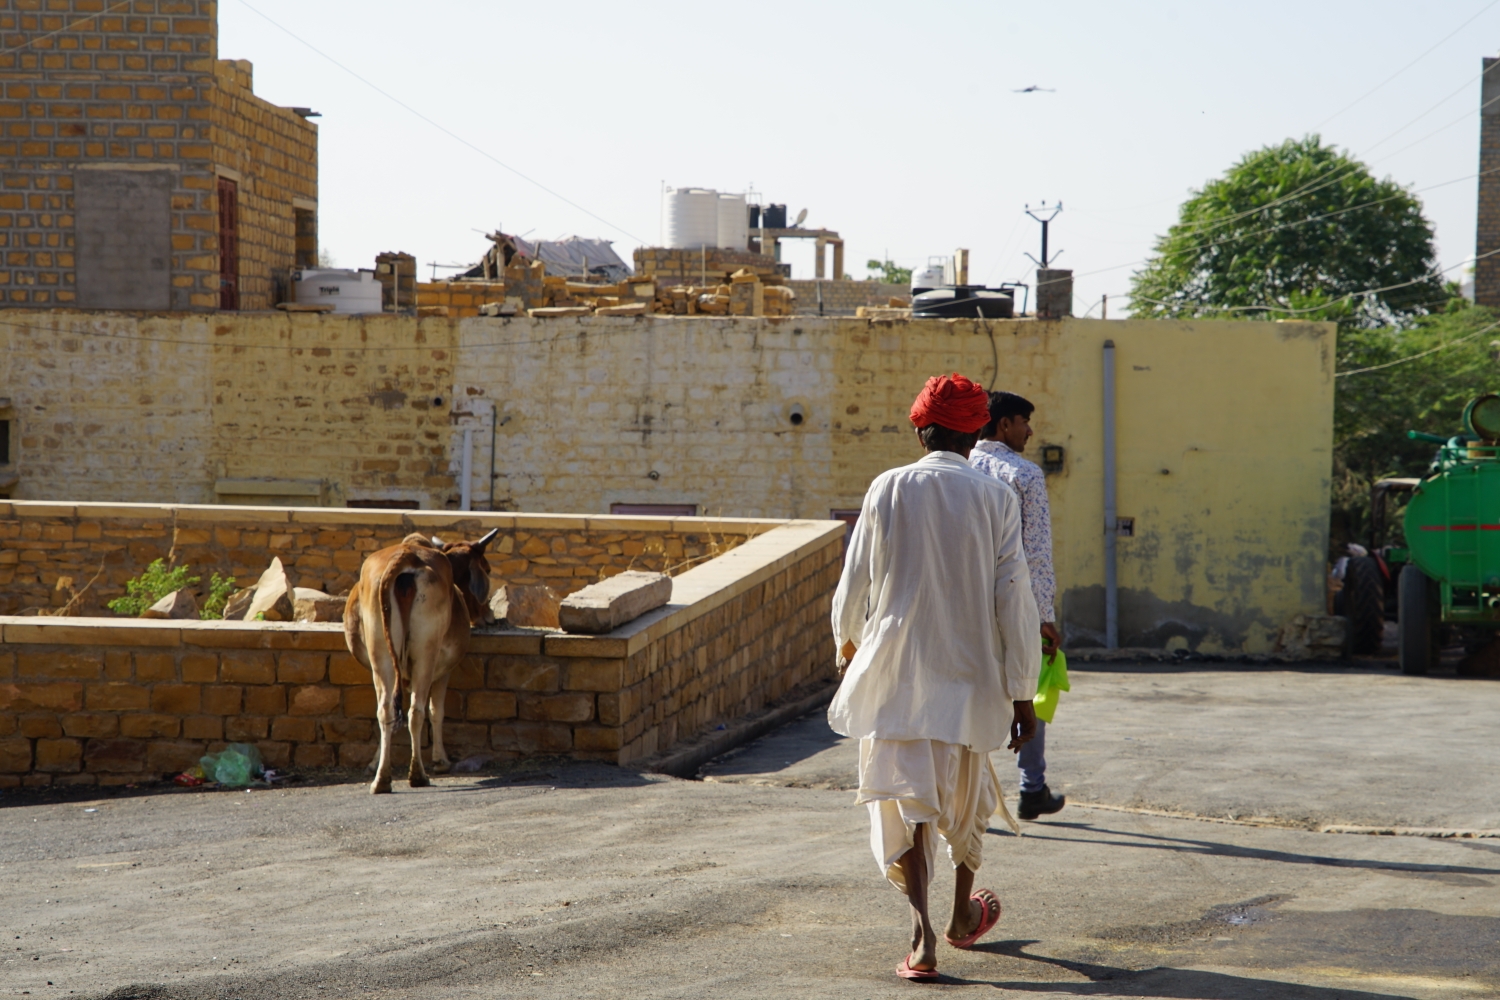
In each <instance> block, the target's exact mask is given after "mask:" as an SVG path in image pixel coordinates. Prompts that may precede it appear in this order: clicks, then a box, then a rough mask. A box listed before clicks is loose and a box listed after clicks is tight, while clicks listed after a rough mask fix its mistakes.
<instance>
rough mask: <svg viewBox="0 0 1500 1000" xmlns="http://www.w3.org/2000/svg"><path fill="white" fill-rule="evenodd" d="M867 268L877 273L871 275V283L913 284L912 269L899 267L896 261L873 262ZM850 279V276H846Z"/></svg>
mask: <svg viewBox="0 0 1500 1000" xmlns="http://www.w3.org/2000/svg"><path fill="white" fill-rule="evenodd" d="M865 267H867V268H869V269H870V270H871V271H875V272H877V273H875V274H872V275H870V280H871V281H883V282H885V283H886V284H888V285H909V284H911V268H909V267H897V266H896V264H895V262H894V261H890V260H871V261H870V262H869V263H867V264H865ZM844 277H846V278H847V277H848V275H844Z"/></svg>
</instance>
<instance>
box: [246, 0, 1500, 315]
mask: <svg viewBox="0 0 1500 1000" xmlns="http://www.w3.org/2000/svg"><path fill="white" fill-rule="evenodd" d="M249 2H250V4H252V5H253V9H252V7H251V6H247V3H246V0H223V2H222V3H221V4H220V38H219V54H220V56H221V57H222V58H236V59H250V60H251V61H253V62H254V64H255V89H256V92H257V93H258V94H259V95H260V96H262V97H264V98H266V99H268V100H270V101H274V102H276V103H278V104H284V105H304V106H310V107H313V108H315V109H316V110H318V111H321V112H322V113H323V117H322V118H319V119H317V121H318V123H319V127H320V159H321V178H320V195H319V209H320V240H321V245H322V247H323V248H324V249H326V250H327V251H329V252H330V253H331V254H332V255H333V257H334V259H335V261H336V262H337V263H338V264H339V265H340V266H343V267H372V266H373V261H374V257H375V254H376V253H378V252H380V251H383V250H405V251H407V252H409V253H413V254H415V255H416V256H417V259H418V260H419V261H421V262H422V268H423V270H422V274H423V276H424V277H426V276H429V275H431V273H432V271H431V269H430V268H429V267H428V264H429V262H432V261H436V262H438V263H443V264H450V263H467V262H471V261H473V260H476V259H477V258H478V257H479V255H480V254H481V253H482V252H483V251H484V249H485V247H486V246H488V244H487V242H486V241H485V239H484V237H483V236H482V235H481V233H480V232H475V231H474V230H483V231H488V230H491V229H493V228H495V227H496V226H503V227H504V229H505V231H506V232H511V233H526V232H528V231H530V232H531V235H532V237H533V238H535V237H540V238H547V239H550V238H553V237H557V236H562V235H565V234H570V233H577V234H580V235H584V236H599V237H604V238H606V239H612V240H614V241H615V249H616V250H617V251H618V252H619V253H620V256H621V257H623V258H625V259H626V260H629V259H630V251H631V250H632V249H633V248H634V247H635V246H637V245H638V242H641V241H643V242H645V243H647V244H648V245H654V244H656V243H658V242H659V234H660V208H659V192H660V188H661V185H662V183H663V182H665V183H667V184H668V185H673V186H704V187H716V188H719V189H720V190H725V191H742V190H745V189H746V188H747V187H748V186H749V185H752V184H753V185H754V189H755V190H756V191H759V192H763V193H764V196H765V200H767V201H770V202H785V203H786V205H787V207H788V211H789V212H790V213H791V214H793V215H795V213H796V212H797V211H798V210H799V209H801V208H804V207H806V208H807V209H809V213H808V219H807V223H806V224H807V225H809V226H821V227H826V228H829V229H835V230H838V231H839V232H840V233H841V234H842V235H843V237H844V239H845V242H846V244H847V257H846V264H845V270H846V271H848V272H849V273H850V274H852V275H853V276H854V277H856V278H863V277H865V276H866V271H865V268H864V262H865V261H866V260H867V259H868V258H871V257H881V256H883V255H884V254H885V253H886V252H887V251H888V252H889V254H890V256H891V257H892V259H894V260H895V261H897V262H898V263H900V264H902V265H905V266H911V265H914V264H920V263H922V262H923V261H924V260H925V259H926V257H927V255H929V254H949V253H951V252H952V250H953V248H955V247H968V248H969V249H970V250H971V254H972V257H971V260H972V264H971V269H970V274H971V280H976V281H988V282H990V283H995V282H999V281H1003V280H1018V279H1019V280H1026V281H1031V280H1032V276H1031V274H1030V272H1031V270H1032V265H1031V263H1030V262H1029V261H1028V260H1027V259H1026V258H1025V257H1023V256H1022V255H1021V252H1022V251H1023V250H1028V251H1030V252H1032V253H1037V252H1038V243H1039V234H1038V228H1037V226H1036V224H1035V223H1033V222H1031V221H1030V220H1029V219H1025V218H1024V217H1023V215H1022V206H1023V204H1024V203H1026V202H1030V203H1031V204H1032V205H1036V204H1038V203H1039V202H1041V201H1042V200H1044V199H1045V200H1047V201H1048V202H1052V201H1055V200H1058V199H1061V200H1062V202H1063V204H1064V205H1065V210H1064V212H1063V213H1062V215H1061V216H1060V217H1059V218H1058V220H1057V222H1056V223H1054V226H1053V235H1052V248H1053V250H1054V252H1055V251H1057V250H1059V249H1061V250H1063V251H1065V252H1064V253H1063V254H1062V256H1061V258H1060V259H1059V260H1058V261H1057V265H1058V266H1059V267H1071V268H1073V269H1074V271H1075V275H1076V284H1075V300H1074V302H1075V311H1076V312H1077V313H1079V314H1082V313H1083V312H1084V311H1085V310H1087V309H1089V308H1091V307H1094V306H1095V304H1096V303H1097V302H1098V300H1099V297H1100V295H1102V294H1106V293H1107V294H1108V295H1109V296H1110V299H1111V313H1112V314H1113V315H1119V314H1120V313H1119V311H1117V310H1119V309H1120V308H1121V307H1123V306H1124V304H1125V302H1124V298H1125V294H1126V292H1127V291H1128V289H1129V277H1130V273H1131V271H1132V270H1133V269H1134V266H1135V265H1136V264H1137V262H1138V261H1139V260H1140V259H1141V258H1142V257H1144V256H1145V255H1146V254H1147V253H1148V252H1149V251H1150V247H1151V244H1152V241H1153V238H1154V237H1155V236H1157V235H1158V234H1160V233H1162V232H1164V231H1165V230H1166V228H1167V227H1168V226H1169V225H1170V224H1171V223H1172V222H1173V221H1174V220H1175V218H1176V212H1177V207H1178V205H1179V204H1180V203H1181V201H1182V200H1183V199H1184V197H1186V195H1187V194H1188V191H1189V189H1190V188H1194V187H1197V186H1200V185H1201V184H1202V183H1203V182H1204V181H1206V180H1207V179H1209V178H1212V177H1216V176H1218V175H1220V174H1221V173H1222V172H1223V171H1224V170H1225V169H1226V168H1227V167H1228V166H1229V165H1230V164H1231V163H1233V162H1234V161H1235V160H1236V159H1238V158H1239V157H1240V156H1241V155H1242V154H1243V153H1244V152H1246V151H1248V150H1251V149H1255V148H1259V147H1261V146H1263V145H1267V144H1272V143H1278V142H1281V141H1282V140H1284V139H1286V138H1288V137H1300V136H1302V135H1304V134H1305V133H1308V132H1312V131H1319V132H1321V134H1322V135H1323V136H1324V137H1325V138H1326V139H1327V140H1329V141H1332V142H1334V143H1336V144H1338V145H1339V146H1341V147H1344V148H1347V149H1348V150H1350V151H1351V152H1353V153H1354V154H1355V155H1357V156H1359V157H1361V158H1362V159H1364V160H1365V161H1366V162H1367V163H1368V164H1369V165H1370V166H1371V168H1372V169H1373V171H1374V172H1375V173H1376V175H1377V176H1382V177H1384V176H1389V177H1391V178H1393V179H1394V180H1396V181H1397V182H1399V183H1401V184H1403V185H1407V186H1409V187H1411V188H1413V189H1427V188H1431V187H1432V186H1433V185H1438V184H1443V183H1444V182H1449V181H1451V182H1453V183H1448V184H1446V185H1445V186H1443V187H1436V188H1432V189H1431V190H1420V191H1419V197H1420V198H1421V199H1422V201H1423V203H1424V204H1425V206H1426V212H1427V215H1428V218H1429V219H1431V220H1432V221H1433V222H1434V223H1435V225H1436V229H1437V237H1438V247H1439V253H1440V258H1441V261H1442V263H1443V265H1444V266H1448V265H1458V264H1460V263H1462V262H1463V261H1464V260H1465V259H1466V258H1467V257H1468V256H1470V255H1471V254H1472V253H1473V247H1474V218H1475V192H1476V186H1477V181H1476V180H1475V179H1474V177H1473V175H1474V174H1475V173H1476V172H1477V170H1478V155H1479V154H1478V135H1479V121H1478V114H1477V110H1478V105H1479V103H1480V101H1479V81H1478V79H1477V76H1478V74H1479V71H1480V58H1481V57H1482V56H1484V55H1494V54H1496V53H1497V52H1500V2H1497V0H1425V2H1416V0H1399V2H1398V0H1300V2H1291V0H1258V2H1256V3H1254V4H1249V5H1247V4H1245V3H1243V2H1230V0H1195V2H1193V0H1172V2H1136V3H1121V2H1119V0H1097V2H1095V0H1062V2H1059V0H1054V2H1051V3H1047V4H1038V3H1035V2H1034V0H1032V2H1027V3H1021V2H1015V0H989V2H946V3H943V2H936V0H924V2H923V3H913V2H911V0H902V2H885V0H864V2H859V3H855V2H832V0H802V2H796V3H791V2H784V0H758V2H756V3H754V4H704V3H676V2H647V3H637V4H619V3H597V2H593V0H574V2H570V3H535V2H526V3H517V2H510V0H506V2H496V0H482V2H481V0H427V2H424V3H421V4H414V3H411V2H410V0H405V2H396V0H359V2H353V0H347V2H346V0H316V2H309V0H249ZM257 10H258V11H260V12H261V13H263V14H264V15H266V16H267V17H269V18H271V19H273V20H274V21H276V22H278V23H279V24H281V25H283V26H285V27H286V28H288V29H290V30H291V31H292V32H294V33H295V34H296V35H297V36H298V37H299V38H301V39H305V40H306V41H307V42H309V43H311V44H312V45H315V46H317V48H318V49H320V50H322V51H323V52H324V53H326V54H327V55H329V56H331V57H333V58H334V59H336V60H338V61H339V62H340V63H342V64H343V65H344V66H346V67H348V68H349V69H350V70H353V71H354V72H355V73H358V74H359V75H360V76H363V77H364V78H365V79H367V80H369V81H371V82H372V83H374V84H376V85H377V86H379V87H380V88H381V89H383V90H385V91H387V92H388V93H390V94H391V95H393V96H394V97H396V98H398V99H399V100H400V101H402V102H404V103H405V104H407V105H410V106H411V107H412V108H415V109H416V110H417V111H419V112H421V114H423V115H425V116H427V117H428V118H430V119H432V120H433V121H435V122H437V123H439V124H441V125H442V126H443V127H445V128H447V129H449V130H450V131H452V132H453V133H456V134H457V135H459V136H461V137H463V139H465V140H467V141H468V142H470V143H472V144H473V145H475V146H477V147H479V148H480V149H483V150H484V151H486V152H487V153H489V154H491V155H492V156H494V157H495V158H497V159H498V160H501V161H503V162H504V163H506V164H508V165H509V166H510V167H513V168H515V169H516V170H518V171H520V172H521V173H523V174H525V175H526V176H528V177H530V178H533V179H535V180H537V181H540V182H541V183H542V184H544V185H546V186H547V187H548V188H551V189H552V190H553V191H555V192H558V193H560V194H562V195H563V196H565V197H566V198H567V199H568V200H570V201H572V202H575V203H577V204H578V205H580V206H582V207H583V208H584V209H586V210H587V212H590V213H593V215H595V216H597V217H598V218H597V219H596V218H591V217H590V216H589V215H588V214H586V213H585V212H584V211H580V210H579V209H576V208H574V207H572V206H570V205H568V204H567V203H566V202H564V201H561V200H559V199H558V198H555V197H553V196H552V195H550V194H548V193H546V192H545V191H542V190H540V189H539V188H537V187H536V186H534V185H532V184H530V183H528V182H527V181H525V180H522V179H521V178H520V177H518V176H516V174H514V173H512V172H510V171H509V170H506V169H505V168H503V167H501V166H499V165H497V164H496V163H495V162H493V161H492V160H490V159H487V158H486V157H484V156H483V155H481V154H479V153H477V152H475V151H474V150H472V149H470V148H468V147H466V146H465V145H463V144H462V143H461V142H459V141H457V140H455V139H453V138H451V137H450V136H448V135H445V134H444V133H443V132H442V131H440V130H439V129H437V128H435V127H434V126H433V125H431V124H428V123H427V122H425V121H423V120H422V119H421V118H419V117H417V116H415V115H413V114H412V113H411V112H409V111H407V110H404V109H403V108H401V107H400V106H398V105H397V104H394V103H392V102H391V101H390V100H388V99H387V98H386V97H383V96H381V95H380V94H379V93H377V92H376V91H374V90H372V89H370V87H369V86H367V85H366V84H364V83H361V82H360V81H359V80H358V79H356V78H355V77H353V76H351V75H350V74H349V73H347V72H345V71H344V70H342V69H340V68H338V67H337V66H335V65H333V64H332V63H330V62H329V61H328V60H327V59H325V58H323V57H322V56H320V55H318V54H316V53H314V52H313V51H311V50H310V49H308V48H307V47H305V46H304V45H302V44H300V43H299V42H298V41H295V40H294V39H293V38H291V37H289V36H288V35H287V34H285V33H283V32H282V31H281V30H279V29H278V28H276V27H274V26H272V25H271V24H270V23H268V22H267V21H266V20H264V19H263V18H262V17H261V16H259V15H257V14H256V13H255V11H257ZM1476 14H1477V15H1479V16H1478V17H1475V15H1476ZM1470 18H1474V20H1473V21H1472V22H1471V23H1470V24H1468V26H1467V27H1464V28H1463V29H1462V30H1460V31H1458V33H1457V34H1455V35H1453V37H1451V38H1448V39H1447V41H1443V42H1442V44H1440V45H1438V44H1437V43H1439V42H1440V41H1441V40H1442V39H1444V37H1445V36H1447V35H1449V34H1450V33H1452V32H1454V31H1455V29H1458V28H1459V26H1460V25H1462V24H1463V23H1464V22H1465V21H1468V20H1469V19H1470ZM1434 45H1437V48H1435V49H1434V50H1433V51H1432V52H1430V53H1429V54H1427V55H1426V56H1424V57H1422V58H1421V59H1420V60H1419V61H1417V62H1416V63H1415V64H1414V65H1412V66H1410V68H1408V69H1406V70H1405V71H1404V72H1402V73H1401V74H1400V75H1399V76H1397V77H1396V78H1395V79H1394V80H1391V81H1390V82H1389V83H1385V84H1384V85H1383V86H1382V85H1381V84H1382V81H1384V80H1386V78H1387V77H1390V76H1391V75H1392V74H1393V73H1396V72H1397V71H1398V70H1400V69H1401V68H1402V67H1404V66H1406V65H1407V64H1408V63H1411V62H1412V60H1414V59H1416V58H1417V57H1418V56H1419V55H1421V54H1422V53H1423V52H1424V51H1425V50H1427V49H1428V48H1429V47H1431V46H1434ZM1031 84H1036V85H1038V86H1041V87H1052V88H1056V91H1057V92H1056V93H1050V94H1049V93H1033V94H1017V93H1013V92H1012V91H1013V90H1014V89H1016V88H1021V87H1025V86H1028V85H1031ZM1376 88H1378V89H1376ZM1372 89H1373V90H1374V92H1373V93H1371V91H1372ZM1360 98H1363V99H1362V100H1359V103H1357V104H1355V105H1354V106H1353V107H1352V108H1348V109H1347V110H1343V109H1345V108H1346V106H1347V105H1349V104H1350V103H1351V102H1354V101H1356V100H1358V99H1360ZM1413 119H1417V120H1416V121H1415V123H1414V124H1411V125H1410V127H1408V128H1406V129H1405V130H1404V131H1402V132H1400V134H1398V135H1396V136H1394V137H1393V138H1388V137H1389V136H1390V135H1391V133H1392V132H1395V131H1396V130H1397V129H1399V128H1401V127H1402V126H1404V125H1407V123H1408V122H1411V121H1412V120H1413ZM1450 123H1451V124H1450ZM1443 126H1448V127H1446V128H1444V127H1443ZM1434 132H1435V134H1431V133H1434ZM1383 140H1385V141H1383ZM1418 140H1420V141H1418ZM1414 142H1415V145H1411V146H1410V148H1403V147H1407V146H1408V145H1409V144H1411V143H1414ZM600 219H603V220H608V222H607V223H606V222H603V221H599V220H600ZM627 234H634V236H631V235H627ZM635 237H638V238H639V240H638V239H636V238H635ZM800 242H801V241H793V243H792V246H791V248H790V249H789V252H788V253H787V254H786V256H785V258H784V259H787V260H790V261H791V262H792V264H793V268H794V276H795V277H799V278H800V277H811V276H812V272H811V260H812V253H811V247H810V246H805V247H799V246H798V244H799V243H800ZM799 249H800V250H801V252H800V253H799V252H798V251H799ZM438 273H439V274H440V275H441V274H442V273H443V272H442V271H439V272H438ZM1459 274H1460V271H1459V270H1455V271H1453V272H1451V274H1450V275H1449V277H1457V276H1458V275H1459ZM1094 314H1095V315H1097V314H1098V313H1097V308H1095V312H1094Z"/></svg>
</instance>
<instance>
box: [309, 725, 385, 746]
mask: <svg viewBox="0 0 1500 1000" xmlns="http://www.w3.org/2000/svg"><path fill="white" fill-rule="evenodd" d="M308 721H309V722H311V721H312V720H308ZM319 725H320V726H321V727H322V729H323V739H324V740H325V741H326V742H329V743H348V742H351V741H353V742H359V741H363V740H369V739H373V738H374V736H375V720H373V719H324V720H323V721H322V722H321V723H319Z"/></svg>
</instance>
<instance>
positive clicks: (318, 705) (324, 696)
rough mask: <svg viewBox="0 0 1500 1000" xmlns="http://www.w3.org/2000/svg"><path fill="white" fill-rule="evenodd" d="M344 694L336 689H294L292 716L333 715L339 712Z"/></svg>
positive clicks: (322, 687) (289, 708)
mask: <svg viewBox="0 0 1500 1000" xmlns="http://www.w3.org/2000/svg"><path fill="white" fill-rule="evenodd" d="M342 697H343V696H342V692H341V691H340V690H339V689H338V688H336V687H325V686H308V687H298V688H293V689H292V699H291V704H290V706H289V707H288V708H287V711H288V712H289V713H291V714H292V715H333V714H336V713H337V712H338V710H339V704H340V702H341V701H342Z"/></svg>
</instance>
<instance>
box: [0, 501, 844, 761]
mask: <svg viewBox="0 0 1500 1000" xmlns="http://www.w3.org/2000/svg"><path fill="white" fill-rule="evenodd" d="M841 539H842V526H840V525H838V524H828V523H827V522H821V523H810V522H794V523H791V524H788V525H786V526H784V527H782V528H778V529H775V530H773V531H770V532H767V533H766V534H764V535H761V536H759V537H758V538H756V539H755V540H753V541H751V542H749V543H747V545H746V546H744V547H742V548H741V549H739V550H737V555H736V556H735V557H733V558H732V560H731V559H726V560H724V561H719V562H713V561H711V562H708V563H705V564H703V565H701V566H699V567H697V568H695V569H693V570H690V571H688V572H687V573H684V574H683V575H682V576H681V577H679V578H678V580H677V587H676V591H674V595H673V604H672V605H671V606H669V607H668V608H665V609H662V610H660V611H658V612H653V613H652V614H651V615H648V616H646V617H645V618H643V619H639V620H638V621H637V622H635V623H632V624H631V625H628V626H625V627H624V628H622V629H618V630H616V631H615V632H613V633H611V634H609V635H606V636H565V635H561V634H557V633H551V634H546V635H543V634H538V633H510V634H476V635H475V637H474V640H473V645H472V648H471V653H470V656H469V657H468V658H467V659H466V661H465V662H464V663H463V664H461V665H460V666H459V667H458V668H456V669H455V670H454V672H453V674H452V677H451V679H450V681H449V686H448V694H447V701H446V705H445V710H446V714H447V721H446V723H445V725H444V742H445V744H446V745H447V748H448V750H449V753H450V756H452V757H453V758H454V759H459V758H460V757H462V756H466V755H468V754H472V753H490V754H493V755H494V756H496V757H498V758H502V759H504V758H510V757H516V756H522V755H527V754H533V753H555V754H567V755H571V756H574V757H583V758H593V759H599V760H607V761H613V762H619V763H625V762H628V761H630V760H635V759H638V758H640V757H642V756H646V755H648V754H649V753H651V752H652V751H653V750H655V749H657V748H658V747H664V746H666V745H668V744H670V743H671V742H672V741H673V740H674V739H677V738H681V737H687V736H691V735H693V734H695V733H696V732H697V731H698V730H699V729H701V728H703V727H704V726H706V725H709V724H711V723H712V722H714V720H717V719H729V718H733V717H734V716H736V715H741V714H744V713H746V712H749V711H753V710H755V709H758V708H760V707H762V706H764V705H765V704H767V703H768V702H769V701H772V700H774V699H776V698H778V697H780V696H781V695H783V694H785V693H787V692H788V691H791V690H792V689H793V688H795V687H797V686H798V685H800V684H804V683H806V682H808V681H812V680H817V679H820V678H823V677H826V676H827V675H828V673H829V670H830V668H831V666H832V657H833V652H832V648H831V644H830V642H829V639H828V635H827V632H828V613H829V602H830V600H831V595H832V591H833V587H834V585H835V583H836V581H837V577H838V568H839V565H840V560H841V548H842V546H841ZM728 563H732V565H726V564H728ZM0 639H3V644H0V788H6V787H15V786H17V785H21V784H24V785H28V786H41V785H49V784H123V783H127V782H142V781H151V780H157V779H161V778H163V777H165V776H168V775H170V774H172V773H174V772H178V771H181V770H184V769H186V768H188V767H191V766H192V765H194V764H196V763H197V761H198V758H199V757H200V756H202V755H203V754H204V753H207V752H212V751H217V750H220V749H222V748H223V747H224V745H225V744H226V743H227V742H250V743H255V744H256V745H257V746H259V748H260V751H261V754H262V756H263V757H264V758H265V759H266V761H267V762H268V763H270V764H271V765H273V766H277V767H284V766H292V767H303V768H306V767H328V766H335V765H337V766H343V767H361V766H363V765H365V764H366V763H368V762H369V761H370V759H371V758H372V757H373V756H374V754H375V752H376V750H377V746H378V736H377V733H376V730H375V726H374V713H375V697H374V688H373V685H372V683H371V680H370V676H369V672H368V671H367V670H365V669H364V668H363V667H361V666H359V664H358V663H357V661H355V660H354V659H353V658H352V657H350V656H349V655H348V653H347V652H345V651H344V645H343V636H342V632H341V630H340V628H339V627H338V626H336V625H271V624H265V623H253V622H244V623H234V622H218V623H214V622H182V623H178V622H145V621H120V622H108V621H99V620H81V621H80V620H68V619H48V618H40V619H38V618H30V619H18V618H0ZM398 743H399V744H400V745H401V746H403V747H405V746H408V744H407V743H406V742H405V739H404V737H402V738H401V739H398ZM405 758H406V752H403V751H399V750H398V754H397V759H398V760H400V761H404V759H405Z"/></svg>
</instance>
